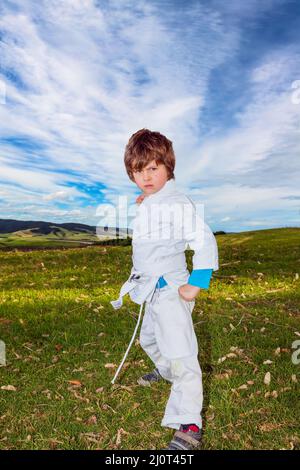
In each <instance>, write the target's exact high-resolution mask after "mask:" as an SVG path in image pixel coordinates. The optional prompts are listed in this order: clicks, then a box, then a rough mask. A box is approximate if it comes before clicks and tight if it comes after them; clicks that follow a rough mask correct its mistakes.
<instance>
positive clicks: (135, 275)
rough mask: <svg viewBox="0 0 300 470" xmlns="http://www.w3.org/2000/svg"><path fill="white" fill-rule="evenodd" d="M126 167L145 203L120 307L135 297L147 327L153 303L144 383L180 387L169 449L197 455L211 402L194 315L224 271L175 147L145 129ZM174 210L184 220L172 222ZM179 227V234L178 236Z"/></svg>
mask: <svg viewBox="0 0 300 470" xmlns="http://www.w3.org/2000/svg"><path fill="white" fill-rule="evenodd" d="M124 161H125V166H126V170H127V173H128V175H129V178H130V179H131V180H132V181H134V182H135V183H136V184H137V186H138V187H139V189H140V190H141V191H142V194H141V196H140V197H139V198H138V199H137V203H138V204H139V207H138V210H137V215H136V218H135V223H134V229H133V237H132V252H133V254H132V261H133V267H132V270H131V275H130V277H129V279H128V280H127V281H126V283H125V284H124V285H123V286H122V289H121V292H120V297H119V299H118V300H117V301H112V305H113V306H114V308H119V307H120V306H121V305H122V297H123V296H124V295H125V294H126V293H129V294H130V297H131V299H132V300H133V301H134V302H136V303H138V304H141V310H140V315H139V319H140V316H141V312H142V308H143V305H144V303H145V315H144V318H143V323H142V326H141V331H140V345H141V347H142V348H143V349H144V351H145V352H146V353H147V354H148V356H149V357H150V358H151V360H152V361H153V362H154V364H155V369H154V371H153V372H151V373H149V374H145V375H144V376H143V377H141V378H140V379H139V380H138V383H139V384H140V385H150V384H151V383H152V382H157V381H159V380H161V379H163V378H164V379H166V380H168V381H170V382H171V383H172V387H171V393H170V397H169V400H168V403H167V406H166V409H165V414H164V417H163V420H162V422H161V424H162V426H166V427H170V428H173V429H175V430H176V432H175V434H174V437H173V439H172V441H171V443H170V444H169V447H168V449H169V450H192V449H196V448H197V447H199V443H200V440H201V429H202V420H201V410H202V401H203V393H202V373H201V368H200V365H199V362H198V358H197V355H198V344H197V338H196V335H195V332H194V328H193V322H192V311H193V308H194V305H195V298H196V296H197V295H198V293H199V292H200V290H201V288H202V289H207V288H208V286H209V282H210V277H211V275H212V272H213V270H217V269H218V249H217V244H216V240H215V237H214V235H213V233H212V231H211V230H210V228H209V227H208V225H207V224H206V223H205V222H204V221H203V220H202V219H201V218H200V217H199V215H198V214H197V213H196V210H195V206H194V204H193V202H192V201H191V200H190V199H189V198H188V197H187V196H185V195H184V194H182V193H180V192H179V191H177V190H176V188H175V177H174V167H175V155H174V151H173V147H172V142H171V141H170V140H169V139H167V138H166V137H165V136H164V135H162V134H160V133H159V132H152V131H150V130H148V129H141V130H139V131H138V132H136V133H135V134H133V135H132V136H131V138H130V139H129V142H128V144H127V146H126V149H125V156H124ZM161 208H163V210H162V211H161V210H160V209H161ZM174 208H175V209H176V210H177V212H176V211H175V216H174V217H173V220H172V221H171V217H169V216H170V214H171V212H172V214H173V215H174ZM178 209H180V210H181V209H184V210H181V211H180V210H179V212H178ZM168 211H169V213H168ZM172 214H171V215H172ZM182 214H183V218H182V217H181V216H182ZM186 214H190V215H186ZM162 219H163V220H162ZM149 221H150V223H149ZM191 221H192V222H193V227H195V222H196V226H197V223H198V229H196V231H195V230H194V229H193V230H192V229H191V228H190V222H191ZM199 222H200V224H199ZM176 223H177V229H178V226H179V230H177V231H176V233H175V231H174V228H175V225H176ZM199 227H200V228H199ZM172 229H173V231H172ZM166 234H167V235H166ZM175 235H176V236H175ZM187 246H189V247H190V248H191V249H192V250H194V255H193V271H192V273H191V275H190V273H189V271H188V270H187V265H186V259H185V249H186V248H187ZM138 323H139V320H138ZM137 327H138V324H137V326H136V330H137ZM132 341H133V338H132ZM132 341H131V342H132ZM130 345H131V344H130ZM130 345H129V347H130ZM128 350H129V348H128ZM128 350H127V352H128ZM127 352H126V354H127ZM124 359H125V358H124ZM124 359H123V361H124ZM117 373H118V371H117ZM116 375H117V374H116ZM115 377H116V376H115Z"/></svg>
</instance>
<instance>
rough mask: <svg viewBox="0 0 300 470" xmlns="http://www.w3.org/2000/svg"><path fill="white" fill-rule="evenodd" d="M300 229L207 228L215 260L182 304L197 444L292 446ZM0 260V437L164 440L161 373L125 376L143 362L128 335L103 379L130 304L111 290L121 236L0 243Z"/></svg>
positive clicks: (118, 442) (85, 444)
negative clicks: (26, 247) (199, 407)
mask: <svg viewBox="0 0 300 470" xmlns="http://www.w3.org/2000/svg"><path fill="white" fill-rule="evenodd" d="M299 241H300V229H297V228H290V229H275V230H262V231H254V232H244V233H241V234H228V235H220V236H218V237H217V242H218V246H219V257H220V269H219V271H217V272H215V273H214V276H213V280H212V283H211V287H210V289H209V290H208V291H202V292H201V293H200V294H199V296H198V297H197V300H196V306H195V309H194V313H193V319H194V324H195V331H196V334H197V337H198V341H199V349H200V364H201V367H202V371H203V382H204V395H205V397H204V411H203V418H204V429H205V433H204V440H203V448H204V449H297V448H298V449H299V448H300V432H299V428H300V425H299V423H300V405H299V382H300V364H298V365H297V364H293V362H292V353H293V352H294V350H293V348H292V344H293V342H294V341H296V340H297V339H298V340H300V322H299V320H300V311H299V310H300V290H299V266H300V265H299V261H300V243H299ZM191 255H192V252H188V253H187V259H188V264H189V268H191ZM0 263H1V271H0V287H1V291H0V331H1V334H0V338H1V339H2V341H4V342H5V344H6V359H7V363H6V366H3V367H0V448H1V449H130V450H132V449H162V448H164V447H165V446H166V445H167V443H168V442H169V439H170V438H171V436H172V434H173V431H172V430H170V429H166V428H162V427H161V426H160V422H161V419H162V417H163V412H164V407H165V404H166V401H167V399H168V396H169V387H170V385H169V384H168V383H166V382H160V383H157V384H154V386H152V387H147V388H143V387H140V386H138V385H137V384H136V380H137V378H138V377H139V376H140V375H141V374H143V373H145V372H146V371H148V370H149V369H151V367H152V365H151V363H150V361H149V360H148V358H147V357H146V356H145V354H144V353H143V351H142V349H141V348H140V346H139V344H138V342H136V344H135V345H134V346H133V347H132V349H131V351H130V354H129V356H128V358H127V362H126V363H125V367H124V368H123V369H122V372H121V374H120V376H119V377H118V384H116V385H114V386H112V385H111V383H110V381H111V379H112V377H113V375H114V373H115V371H116V367H117V365H118V364H119V362H120V360H121V359H122V357H123V354H124V352H125V350H126V347H127V345H128V342H129V340H130V338H131V335H132V332H133V329H134V326H135V324H136V319H137V313H138V305H136V304H134V303H132V302H131V301H130V300H129V299H128V298H127V299H126V300H125V303H124V306H123V307H122V309H120V310H117V311H115V310H113V308H112V307H111V305H110V303H109V301H110V300H113V299H115V298H117V296H118V290H119V288H120V286H121V284H122V282H124V281H125V280H126V278H127V276H128V273H129V271H130V267H131V247H114V246H111V247H101V246H93V247H87V248H81V249H79V248H74V249H69V250H60V249H57V250H48V251H47V250H44V251H30V252H22V251H13V252H2V253H1V252H0ZM298 357H300V354H299V356H298ZM294 362H295V361H294ZM268 373H269V374H268ZM268 379H270V382H269V384H268V383H265V382H268Z"/></svg>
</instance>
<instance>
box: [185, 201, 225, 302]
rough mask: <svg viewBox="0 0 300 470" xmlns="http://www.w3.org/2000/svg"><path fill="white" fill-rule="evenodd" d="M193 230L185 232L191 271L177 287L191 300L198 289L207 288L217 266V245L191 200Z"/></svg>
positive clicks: (186, 298)
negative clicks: (183, 283) (190, 251)
mask: <svg viewBox="0 0 300 470" xmlns="http://www.w3.org/2000/svg"><path fill="white" fill-rule="evenodd" d="M190 202H191V204H192V209H191V212H192V222H193V223H192V224H191V227H192V228H193V231H190V232H187V233H186V232H185V240H186V248H188V247H189V248H190V249H191V250H193V251H194V255H193V271H192V273H191V275H190V277H189V279H188V283H187V284H185V285H183V286H180V287H179V294H180V295H181V297H183V298H184V299H185V300H188V301H191V300H193V299H194V298H195V297H196V296H197V295H198V293H199V292H200V289H201V288H202V289H208V287H209V283H210V279H211V276H212V272H213V271H216V270H217V269H218V268H219V265H218V246H217V242H216V239H215V236H214V234H213V232H212V231H211V229H210V227H209V226H208V225H207V224H206V223H205V222H204V220H203V219H202V218H200V216H199V215H198V214H197V212H196V207H195V205H194V203H193V202H192V201H190Z"/></svg>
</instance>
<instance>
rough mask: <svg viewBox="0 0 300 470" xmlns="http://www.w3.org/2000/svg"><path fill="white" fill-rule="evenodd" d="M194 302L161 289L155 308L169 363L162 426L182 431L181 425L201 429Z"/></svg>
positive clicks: (156, 329)
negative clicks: (193, 314)
mask: <svg viewBox="0 0 300 470" xmlns="http://www.w3.org/2000/svg"><path fill="white" fill-rule="evenodd" d="M194 305H195V301H193V302H187V301H185V300H183V299H182V298H181V297H180V296H179V294H178V292H176V291H173V290H172V289H170V288H169V289H166V290H164V291H162V290H161V292H160V294H159V296H157V298H156V299H155V302H154V303H153V305H152V321H153V323H154V332H155V339H156V344H157V348H158V350H159V352H160V354H161V356H162V357H163V358H164V359H165V361H166V362H168V363H169V364H170V381H172V387H171V393H170V397H169V400H168V403H167V406H166V409H165V415H164V417H163V420H162V423H161V424H162V426H167V427H170V428H174V429H179V428H180V425H181V424H190V423H194V424H196V425H197V426H199V428H201V427H202V420H201V411H202V403H203V389H202V373H201V368H200V365H199V362H198V357H197V355H198V343H197V338H196V335H195V331H194V327H193V321H192V311H193V308H194Z"/></svg>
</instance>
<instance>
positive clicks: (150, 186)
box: [144, 184, 153, 188]
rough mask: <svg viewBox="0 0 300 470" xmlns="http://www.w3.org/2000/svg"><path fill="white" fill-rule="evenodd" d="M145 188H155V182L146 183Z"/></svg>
mask: <svg viewBox="0 0 300 470" xmlns="http://www.w3.org/2000/svg"><path fill="white" fill-rule="evenodd" d="M144 187H145V188H153V184H145V186H144Z"/></svg>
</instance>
